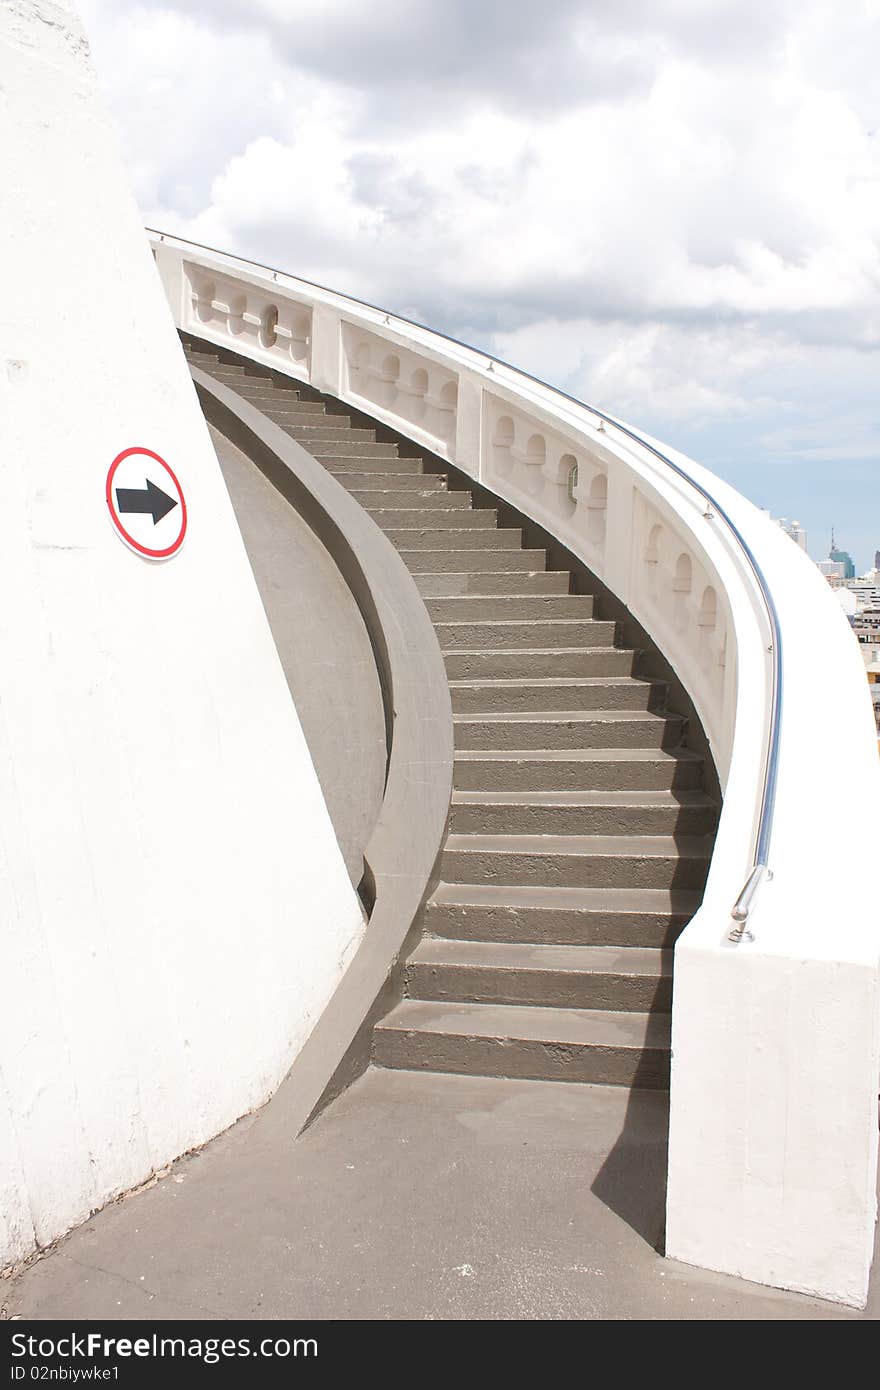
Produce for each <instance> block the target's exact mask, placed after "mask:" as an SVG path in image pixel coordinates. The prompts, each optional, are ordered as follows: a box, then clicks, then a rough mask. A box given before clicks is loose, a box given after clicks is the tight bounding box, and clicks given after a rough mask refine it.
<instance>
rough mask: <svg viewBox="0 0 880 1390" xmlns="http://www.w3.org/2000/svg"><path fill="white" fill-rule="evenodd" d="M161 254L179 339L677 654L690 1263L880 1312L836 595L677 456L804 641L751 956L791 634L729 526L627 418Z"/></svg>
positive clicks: (421, 333)
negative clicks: (350, 433)
mask: <svg viewBox="0 0 880 1390" xmlns="http://www.w3.org/2000/svg"><path fill="white" fill-rule="evenodd" d="M153 245H154V248H155V251H156V256H157V261H158V264H159V267H160V271H161V274H162V277H163V281H164V283H165V286H166V291H167V293H168V296H169V300H170V302H171V304H172V307H173V310H174V313H175V317H176V319H177V322H178V323H179V324H180V326H181V327H182V328H185V329H187V330H189V331H190V332H193V333H197V334H200V335H201V336H202V337H204V338H206V339H208V340H209V341H211V342H214V343H217V344H218V345H221V346H228V347H231V348H233V349H234V350H236V351H238V352H243V353H245V354H246V355H248V356H250V357H252V358H253V359H254V360H255V361H259V362H264V363H266V364H268V365H271V366H273V367H275V368H276V369H278V370H280V371H284V372H287V373H288V374H289V375H290V376H292V377H296V378H300V379H302V380H306V381H309V382H311V383H312V384H313V385H315V386H317V387H319V388H320V389H323V390H327V391H330V392H333V393H334V394H336V395H338V396H340V397H341V398H342V399H343V400H346V401H350V402H351V403H352V404H354V405H356V406H360V407H362V408H363V409H365V410H367V411H369V412H370V413H371V414H372V415H374V416H375V417H377V418H378V419H380V420H383V421H386V422H387V423H388V424H389V425H391V426H392V427H393V428H395V429H397V430H399V431H400V432H401V433H402V434H404V435H407V436H408V437H409V438H411V439H413V440H415V441H416V442H418V443H420V444H422V445H425V446H427V447H428V448H430V449H431V450H433V451H434V452H435V453H437V454H439V455H440V456H441V457H445V458H448V459H450V460H451V461H452V462H453V463H455V464H456V465H457V466H458V467H459V468H461V469H462V470H463V471H464V472H465V473H467V474H468V475H469V476H470V477H472V478H475V479H478V480H479V481H481V482H484V483H485V484H486V485H487V486H488V487H490V488H491V489H493V490H494V491H495V492H496V493H497V494H499V495H500V496H502V497H504V498H506V499H507V500H508V501H510V502H511V503H512V504H513V505H514V506H516V507H518V508H519V509H520V510H521V511H522V512H524V513H526V514H527V515H529V516H531V517H534V518H535V519H536V520H537V521H539V522H540V523H541V524H542V525H543V526H544V527H545V528H546V529H547V530H548V531H549V532H550V533H551V534H553V535H555V536H558V537H559V539H560V540H562V541H563V542H564V543H565V544H566V545H567V546H569V547H570V549H571V550H572V551H573V552H574V553H575V554H576V555H578V556H579V557H580V558H581V559H582V560H584V561H585V563H586V564H587V565H588V566H589V567H590V568H591V569H592V570H593V571H594V573H596V574H597V575H599V577H600V578H601V579H602V580H603V581H604V582H605V584H607V585H608V587H609V588H610V589H611V590H612V591H613V592H614V593H615V594H617V595H618V597H619V598H621V599H622V600H623V601H624V602H625V603H626V604H627V606H628V607H629V609H630V611H631V612H632V613H633V614H634V615H635V617H636V618H637V619H638V620H639V621H640V622H641V623H642V625H643V626H644V627H645V628H646V630H647V631H648V632H649V634H650V635H651V637H652V638H653V639H654V641H655V642H656V643H657V645H658V646H659V647H660V649H661V650H662V651H663V652H664V653H665V655H666V656H667V658H668V659H669V661H670V662H671V664H672V665H673V667H674V668H675V670H676V672H677V674H678V676H679V678H680V679H681V681H682V683H683V685H684V686H685V687H686V689H687V690H688V692H689V694H690V695H691V697H692V699H693V701H694V704H695V706H696V708H697V711H698V713H699V715H700V718H701V720H702V723H703V726H704V728H705V730H706V733H707V735H708V738H709V742H710V746H711V749H712V753H713V756H714V758H715V763H716V766H717V768H718V772H719V775H720V778H721V782H722V786H723V789H724V806H723V811H722V815H721V821H720V826H719V831H718V837H717V840H716V844H715V850H714V854H713V858H712V865H711V870H710V874H709V882H708V885H707V890H706V896H705V900H704V904H703V907H702V909H701V910H700V912H699V914H698V915H697V916H696V917H695V919H694V920H693V922H692V923H691V924H690V925H689V927H688V928H687V930H686V931H685V933H684V934H683V936H682V938H681V939H680V941H679V943H678V946H677V948H676V962H675V991H674V1003H673V1064H672V1096H671V1099H672V1137H671V1142H670V1151H669V1198H668V1244H667V1250H668V1253H669V1254H670V1255H674V1256H677V1257H678V1258H680V1259H683V1260H689V1261H691V1262H693V1263H694V1264H700V1265H706V1266H708V1267H710V1268H713V1269H719V1270H724V1271H726V1272H728V1273H733V1274H741V1275H744V1276H745V1277H747V1278H750V1279H754V1280H758V1281H760V1282H763V1283H768V1284H777V1285H781V1286H784V1287H788V1288H798V1289H804V1290H810V1291H813V1292H816V1293H819V1294H822V1295H823V1296H825V1297H828V1298H831V1299H837V1300H839V1301H842V1302H846V1303H851V1304H854V1305H856V1306H858V1305H860V1304H862V1303H864V1300H865V1296H866V1290H867V1280H868V1270H869V1265H870V1250H871V1244H872V1240H873V1234H874V1219H875V1179H876V1170H877V1090H878V1070H880V1029H878V1020H880V993H878V989H880V919H878V915H877V912H876V902H875V901H874V895H873V893H872V890H871V888H870V886H869V884H868V880H867V879H866V877H865V874H864V872H863V866H864V864H866V863H871V862H872V861H873V859H874V857H875V856H876V853H877V843H876V825H877V806H878V805H880V761H878V758H877V753H876V739H875V737H874V730H873V720H872V716H871V709H870V700H869V696H868V691H867V688H866V682H865V679H864V673H863V671H862V667H861V659H860V657H859V652H858V647H857V644H856V643H855V641H854V640H853V637H852V633H851V632H850V630H849V625H848V623H847V621H846V619H845V618H844V617H843V615H842V613H841V612H840V610H839V607H838V605H837V602H836V599H835V598H834V596H833V595H832V593H831V591H830V590H829V589H828V586H827V584H826V582H825V580H824V579H822V577H821V575H819V573H818V571H817V570H816V568H815V566H813V565H812V563H811V562H810V561H809V560H808V559H807V558H806V557H805V556H804V555H803V553H802V552H801V551H800V550H799V549H798V547H797V546H796V545H794V544H793V543H792V542H791V540H790V539H789V538H788V537H787V536H785V535H783V534H782V532H781V531H780V530H779V528H778V527H777V526H776V525H774V524H773V523H772V522H770V521H769V520H768V518H767V517H765V516H763V515H762V514H761V513H760V512H759V511H758V510H757V508H755V507H754V506H752V505H751V504H750V503H749V502H747V501H746V499H745V498H743V497H741V496H740V495H739V494H738V493H736V491H735V490H734V489H733V488H731V487H729V486H727V485H726V484H724V483H723V482H722V481H721V480H720V479H719V478H715V477H713V476H712V474H710V473H708V472H707V471H706V470H705V469H703V468H701V467H700V466H699V465H698V464H696V463H693V462H692V461H691V460H688V459H686V458H683V457H682V456H680V455H677V454H675V453H673V452H672V451H670V450H669V449H668V448H667V447H666V446H660V447H661V451H662V452H664V453H665V454H666V455H667V457H669V458H671V459H672V460H673V461H674V462H676V463H677V464H679V465H680V466H681V467H683V468H684V469H685V471H686V472H687V473H688V474H689V475H690V477H691V478H693V479H695V480H697V481H699V482H700V483H702V485H703V486H704V487H705V488H707V489H708V491H709V492H710V493H711V494H712V495H713V496H714V497H715V498H716V499H717V501H718V503H719V504H720V505H721V506H722V507H723V508H724V509H725V510H726V511H727V512H728V514H729V515H730V516H731V518H732V520H733V522H734V523H735V524H736V526H737V527H738V528H739V530H740V532H741V533H742V535H743V536H744V537H745V539H746V541H747V543H748V545H749V547H750V548H751V550H752V551H753V552H754V554H755V555H756V557H757V559H758V562H759V563H760V565H761V567H762V569H763V570H764V573H765V574H766V576H767V578H768V580H769V583H770V586H771V589H772V593H773V597H774V600H775V602H776V605H777V608H778V610H779V614H780V621H781V624H782V631H783V637H784V651H785V656H784V662H783V667H784V670H783V676H784V685H785V700H784V704H783V711H782V723H781V755H782V763H781V776H780V786H779V795H778V801H777V810H776V816H775V820H774V831H773V839H772V844H771V868H772V870H773V875H774V877H773V880H772V882H771V883H766V884H765V885H764V887H763V888H762V890H761V894H760V896H759V898H758V906H757V908H756V910H755V914H754V920H753V922H752V923H751V926H752V928H753V931H754V934H755V938H756V939H755V941H754V942H753V943H748V942H745V943H743V944H741V945H740V946H732V945H731V944H730V943H729V941H728V933H729V931H730V928H731V926H732V922H731V916H730V914H731V908H732V906H733V903H734V901H735V899H736V897H737V895H738V894H739V892H740V889H741V888H742V886H743V884H744V882H745V879H746V876H747V874H748V872H749V870H750V868H751V866H752V863H753V855H754V846H755V830H756V825H757V820H758V814H759V808H760V803H761V794H762V788H763V770H764V765H765V757H766V751H767V746H768V725H769V708H770V696H771V690H772V655H771V651H770V647H771V644H772V631H771V627H770V624H769V621H768V615H767V612H766V609H765V607H764V605H763V600H762V599H761V596H760V591H759V588H758V586H757V584H756V582H755V578H754V575H753V573H752V571H751V568H750V566H749V564H748V562H747V559H746V557H745V555H744V552H743V550H742V549H741V547H740V546H739V544H738V542H737V541H736V540H735V538H734V537H733V535H732V533H731V532H730V531H729V530H728V529H727V527H726V526H725V525H724V523H723V522H722V520H721V519H720V517H719V515H718V514H717V513H716V512H715V511H713V510H712V508H710V507H707V505H706V501H705V499H704V498H703V497H701V495H700V494H699V492H697V491H696V490H695V488H694V487H693V486H692V485H691V484H690V483H689V482H687V481H683V480H682V479H681V478H679V477H677V476H676V475H675V473H674V472H673V471H672V470H671V469H670V468H669V467H668V466H667V465H664V464H663V463H662V462H660V461H658V460H657V459H656V458H655V457H654V456H653V455H652V454H651V452H650V451H649V449H647V448H645V447H643V446H642V445H640V444H639V443H638V442H634V441H633V440H632V439H631V438H629V437H628V436H627V435H626V434H624V432H623V430H622V429H620V428H618V427H617V426H616V425H615V423H614V422H612V421H608V420H605V421H603V420H602V419H601V418H600V416H599V415H598V413H597V412H595V411H591V410H590V409H589V408H587V407H584V406H581V405H579V404H577V403H576V402H572V401H569V400H567V399H565V398H564V397H562V396H560V395H559V394H558V393H555V392H553V391H552V390H550V389H549V388H547V387H544V386H542V385H541V384H540V383H536V382H534V381H532V380H531V379H529V378H528V377H526V376H524V375H523V374H521V373H519V372H517V371H515V370H514V369H512V368H509V367H506V366H504V365H503V364H501V363H494V362H492V361H491V360H490V359H488V358H487V357H486V356H485V355H484V354H482V353H479V352H476V351H474V350H472V349H469V348H466V347H463V346H461V345H459V344H455V343H451V342H449V341H448V340H446V339H443V338H442V337H440V336H439V335H437V334H434V333H431V332H430V331H429V330H427V329H423V328H419V327H416V326H414V325H412V324H407V323H406V322H404V321H402V320H400V319H397V318H395V316H394V315H393V314H385V313H384V312H383V311H381V310H377V309H373V308H370V307H369V306H367V305H363V304H358V303H357V302H356V301H353V300H350V299H346V298H345V296H343V295H337V294H333V293H332V292H330V291H326V290H321V289H318V288H317V287H315V286H313V285H309V284H308V283H307V282H305V281H302V280H297V279H296V278H295V277H293V276H288V275H285V274H282V273H280V272H277V273H274V272H272V271H268V270H265V269H263V268H261V267H259V266H255V265H252V264H250V263H248V262H244V261H240V260H237V259H236V258H235V257H233V256H228V255H224V254H222V253H220V252H213V251H208V250H206V249H205V248H199V247H195V246H192V245H190V244H188V243H186V242H182V241H179V240H177V239H175V238H174V237H167V236H166V237H163V236H161V235H160V234H158V233H157V234H155V235H154V236H153ZM643 438H645V437H644V436H643ZM647 442H648V443H650V442H651V441H647ZM574 467H576V468H577V474H576V478H577V481H576V484H575V486H574V487H573V489H572V488H571V486H570V484H571V479H572V469H573V468H574Z"/></svg>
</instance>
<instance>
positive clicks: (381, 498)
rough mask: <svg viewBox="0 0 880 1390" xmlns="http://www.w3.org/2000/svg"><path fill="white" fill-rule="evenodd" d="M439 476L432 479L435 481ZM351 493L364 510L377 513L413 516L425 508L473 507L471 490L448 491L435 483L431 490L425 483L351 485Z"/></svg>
mask: <svg viewBox="0 0 880 1390" xmlns="http://www.w3.org/2000/svg"><path fill="white" fill-rule="evenodd" d="M436 481H437V480H436V479H433V478H432V479H431V482H432V483H436ZM348 490H349V492H350V493H351V495H352V497H354V499H355V500H356V501H357V502H359V503H360V504H361V506H362V507H363V508H364V510H365V511H368V512H369V513H370V514H371V515H378V514H379V513H380V512H383V513H384V512H393V511H410V512H412V514H413V515H414V516H421V514H422V513H423V512H434V511H435V510H439V511H444V512H447V511H454V512H467V511H469V510H470V505H471V498H470V493H468V492H447V491H446V489H445V488H443V487H436V486H434V487H433V488H432V490H430V491H429V490H428V488H427V479H426V486H425V487H424V488H421V489H420V490H419V491H416V489H415V488H396V489H395V488H391V487H388V488H382V489H381V490H380V489H379V488H372V489H367V488H349V489H348Z"/></svg>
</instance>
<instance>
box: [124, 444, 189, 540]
mask: <svg viewBox="0 0 880 1390" xmlns="http://www.w3.org/2000/svg"><path fill="white" fill-rule="evenodd" d="M106 496H107V507H108V509H109V512H110V519H111V521H112V522H113V526H114V528H115V530H116V533H117V535H119V536H120V537H121V538H122V540H124V541H125V544H126V545H127V546H130V547H131V549H132V550H134V551H136V552H137V554H138V555H145V556H146V557H147V559H148V560H168V559H170V558H171V556H172V555H176V554H177V552H178V550H179V549H180V547H181V546H182V545H183V540H184V537H185V535H186V522H187V516H186V498H185V497H184V495H183V488H182V487H181V486H180V483H179V482H178V481H177V477H176V475H175V473H174V471H173V469H171V468H170V467H169V465H168V464H167V463H166V462H165V460H164V459H163V458H160V456H159V455H158V454H155V453H154V452H153V450H152V449H123V451H122V453H121V454H117V455H116V458H115V459H114V460H113V462H112V463H111V465H110V472H109V473H108V474H107V488H106Z"/></svg>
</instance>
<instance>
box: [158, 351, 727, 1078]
mask: <svg viewBox="0 0 880 1390" xmlns="http://www.w3.org/2000/svg"><path fill="white" fill-rule="evenodd" d="M185 343H186V351H187V354H188V357H189V360H190V362H191V363H192V364H193V365H196V366H198V367H200V368H201V369H202V370H203V371H207V372H209V373H210V374H211V375H212V376H214V377H215V378H216V379H218V380H221V381H224V382H225V383H226V384H227V385H229V386H230V387H231V388H232V389H234V390H235V391H237V392H238V393H240V394H241V395H242V396H243V397H244V398H245V399H247V400H248V401H249V402H251V403H252V404H253V405H255V406H257V407H258V408H259V409H260V410H261V411H263V412H264V413H265V414H266V415H267V416H268V417H269V418H270V419H272V420H273V421H275V422H276V423H277V424H279V425H281V426H282V427H283V428H284V430H285V431H286V432H287V433H288V434H289V435H291V436H292V437H293V438H294V439H295V440H296V441H297V442H298V443H299V444H301V445H302V446H303V447H304V448H305V449H307V450H308V451H309V453H310V454H312V456H313V457H315V458H316V459H318V460H320V462H321V463H322V464H323V465H324V467H326V468H327V469H328V470H329V471H330V472H331V473H332V474H333V475H334V476H335V477H336V478H337V480H338V481H339V482H340V483H341V484H342V485H343V486H344V487H345V488H346V489H347V490H348V491H349V493H350V494H351V495H352V496H353V497H354V498H355V499H356V500H357V501H358V502H359V503H360V504H361V506H363V507H364V508H365V509H366V510H367V511H368V512H369V513H370V515H371V516H372V517H373V519H374V520H375V521H376V523H377V524H378V525H379V526H380V527H381V528H382V530H383V531H384V532H385V534H386V535H387V536H388V537H389V539H390V540H391V541H392V542H393V543H394V545H395V546H396V547H397V549H398V551H399V553H400V555H401V556H402V558H403V560H404V561H405V562H406V564H407V566H408V567H409V569H410V571H411V572H412V574H413V576H414V577H415V579H416V582H417V584H418V587H419V589H420V591H421V593H422V596H423V598H424V600H425V604H426V606H427V608H428V611H429V613H430V615H431V618H432V620H433V623H434V626H435V628H436V631H437V635H438V639H439V643H440V647H441V649H442V651H443V653H444V658H445V662H446V669H447V674H448V678H449V685H450V691H451V695H452V707H453V712H454V721H455V746H456V758H455V777H454V793H453V799H452V806H451V811H450V820H449V825H448V830H447V837H446V842H445V844H444V847H443V850H442V853H441V857H440V861H439V864H438V876H439V881H438V882H437V883H436V886H435V888H434V891H433V892H432V893H431V895H430V897H429V899H428V901H427V903H426V905H425V909H424V916H423V934H422V936H421V939H420V940H419V941H418V943H417V944H416V945H415V948H414V949H413V950H412V952H411V954H410V955H409V957H408V959H407V961H406V963H405V965H404V968H403V981H404V997H403V998H402V999H400V1001H399V1002H398V1003H397V1004H396V1005H395V1006H394V1007H393V1008H392V1009H391V1010H390V1011H389V1012H388V1013H387V1014H386V1015H385V1017H384V1018H382V1019H380V1021H379V1022H378V1023H377V1025H376V1026H375V1029H374V1034H373V1061H374V1062H375V1063H376V1064H377V1065H380V1066H385V1067H396V1068H409V1069H425V1070H431V1071H451V1072H466V1073H474V1074H481V1075H501V1076H509V1077H531V1078H539V1079H553V1080H567V1081H587V1082H605V1083H610V1084H614V1085H623V1086H645V1087H665V1086H666V1085H667V1084H668V1076H669V1046H670V1041H669V1039H670V1017H671V1013H670V1011H671V998H672V950H671V947H672V945H673V943H674V941H675V939H676V936H677V935H678V933H679V932H680V931H681V929H682V928H683V927H684V925H685V923H686V922H687V921H688V920H689V919H690V917H691V916H692V915H693V914H694V912H695V911H696V909H697V907H698V906H699V904H700V901H701V897H702V891H703V886H704V883H705V879H706V874H707V871H708V866H709V860H710V856H711V852H712V845H713V839H714V832H715V826H716V822H717V814H718V807H717V805H716V803H715V801H714V799H713V798H712V797H711V796H709V795H708V794H707V793H706V791H705V790H704V776H703V774H704V767H703V759H702V757H701V756H700V755H699V754H697V753H696V752H694V751H692V750H691V749H689V748H688V747H687V744H686V737H687V729H686V725H685V721H684V720H683V719H682V718H681V717H680V716H679V715H677V714H675V713H673V712H671V711H669V710H668V709H667V708H666V696H667V690H666V686H665V685H664V683H663V682H660V681H657V680H653V679H650V678H645V677H643V676H641V675H640V674H639V672H640V670H641V669H642V667H643V662H642V655H643V654H642V653H641V652H639V651H636V650H633V649H628V648H626V647H623V646H619V645H617V643H616V636H617V633H616V625H615V624H614V623H613V622H609V621H604V620H602V618H601V617H597V616H596V615H595V613H594V600H593V597H592V596H591V595H589V594H579V593H572V592H570V590H571V587H572V576H571V574H570V573H569V572H568V571H567V570H548V569H547V555H546V553H545V551H544V550H541V549H526V548H525V547H524V544H523V534H522V531H521V530H520V529H518V528H516V527H513V526H502V525H501V524H500V522H499V515H498V511H497V510H496V509H495V508H493V507H491V506H486V505H483V501H484V496H485V495H484V494H482V493H481V492H480V493H479V496H477V495H476V493H477V492H478V490H477V489H475V487H474V485H473V484H472V483H470V482H469V481H468V480H467V479H466V478H465V477H464V476H463V475H462V474H460V473H458V472H457V471H456V470H455V469H454V468H451V467H449V466H447V465H441V464H440V463H439V461H438V460H436V459H434V458H432V457H430V456H428V457H422V456H419V455H418V454H416V453H415V452H413V453H412V454H406V455H402V454H401V452H400V446H399V445H398V444H397V443H396V442H394V441H393V440H392V439H391V438H390V435H389V432H388V431H386V430H384V429H383V428H382V427H381V426H378V425H376V424H375V422H372V421H370V420H369V419H368V417H365V416H362V415H360V414H358V413H357V412H353V411H352V410H350V409H349V408H348V407H346V406H344V405H342V404H341V403H340V402H338V401H336V400H334V399H333V398H330V397H327V396H323V395H321V394H319V393H318V392H317V391H315V390H313V389H312V388H310V387H307V386H304V385H302V384H300V383H297V382H294V381H291V380H290V379H289V378H286V377H284V376H282V375H280V374H278V373H273V372H271V371H270V370H269V369H267V368H261V367H259V366H256V365H254V364H253V363H251V362H247V361H241V360H236V358H235V357H234V356H233V355H232V354H230V353H227V352H223V351H219V350H218V351H217V352H214V351H211V350H209V349H207V348H206V346H205V345H204V344H199V343H198V341H197V340H185ZM407 448H412V449H413V450H414V448H415V446H407ZM441 467H442V469H443V470H444V471H435V470H437V469H440V468H441Z"/></svg>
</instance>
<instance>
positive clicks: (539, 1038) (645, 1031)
mask: <svg viewBox="0 0 880 1390" xmlns="http://www.w3.org/2000/svg"><path fill="white" fill-rule="evenodd" d="M670 1023H671V1020H670V1016H669V1015H668V1014H657V1013H650V1014H646V1013H618V1012H616V1011H615V1010H610V1009H556V1008H539V1007H535V1006H534V1005H519V1004H464V1003H461V1004H459V1003H453V1004H451V1003H446V1002H434V1001H431V1000H424V999H402V1000H401V1001H400V1003H399V1004H396V1005H395V1007H394V1008H393V1009H392V1010H391V1011H390V1013H388V1014H386V1015H385V1017H384V1018H383V1019H381V1020H380V1021H379V1023H378V1024H377V1025H376V1027H377V1029H380V1030H383V1031H389V1030H398V1031H401V1032H412V1031H417V1032H428V1033H454V1034H458V1035H459V1036H462V1037H486V1038H513V1039H516V1038H523V1039H527V1040H529V1041H534V1042H550V1043H553V1042H558V1043H568V1044H574V1045H576V1046H577V1045H579V1046H581V1047H613V1048H621V1047H624V1048H638V1049H641V1048H644V1047H650V1048H656V1049H660V1050H663V1051H667V1050H668V1049H669V1045H670V1031H671V1029H670Z"/></svg>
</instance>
